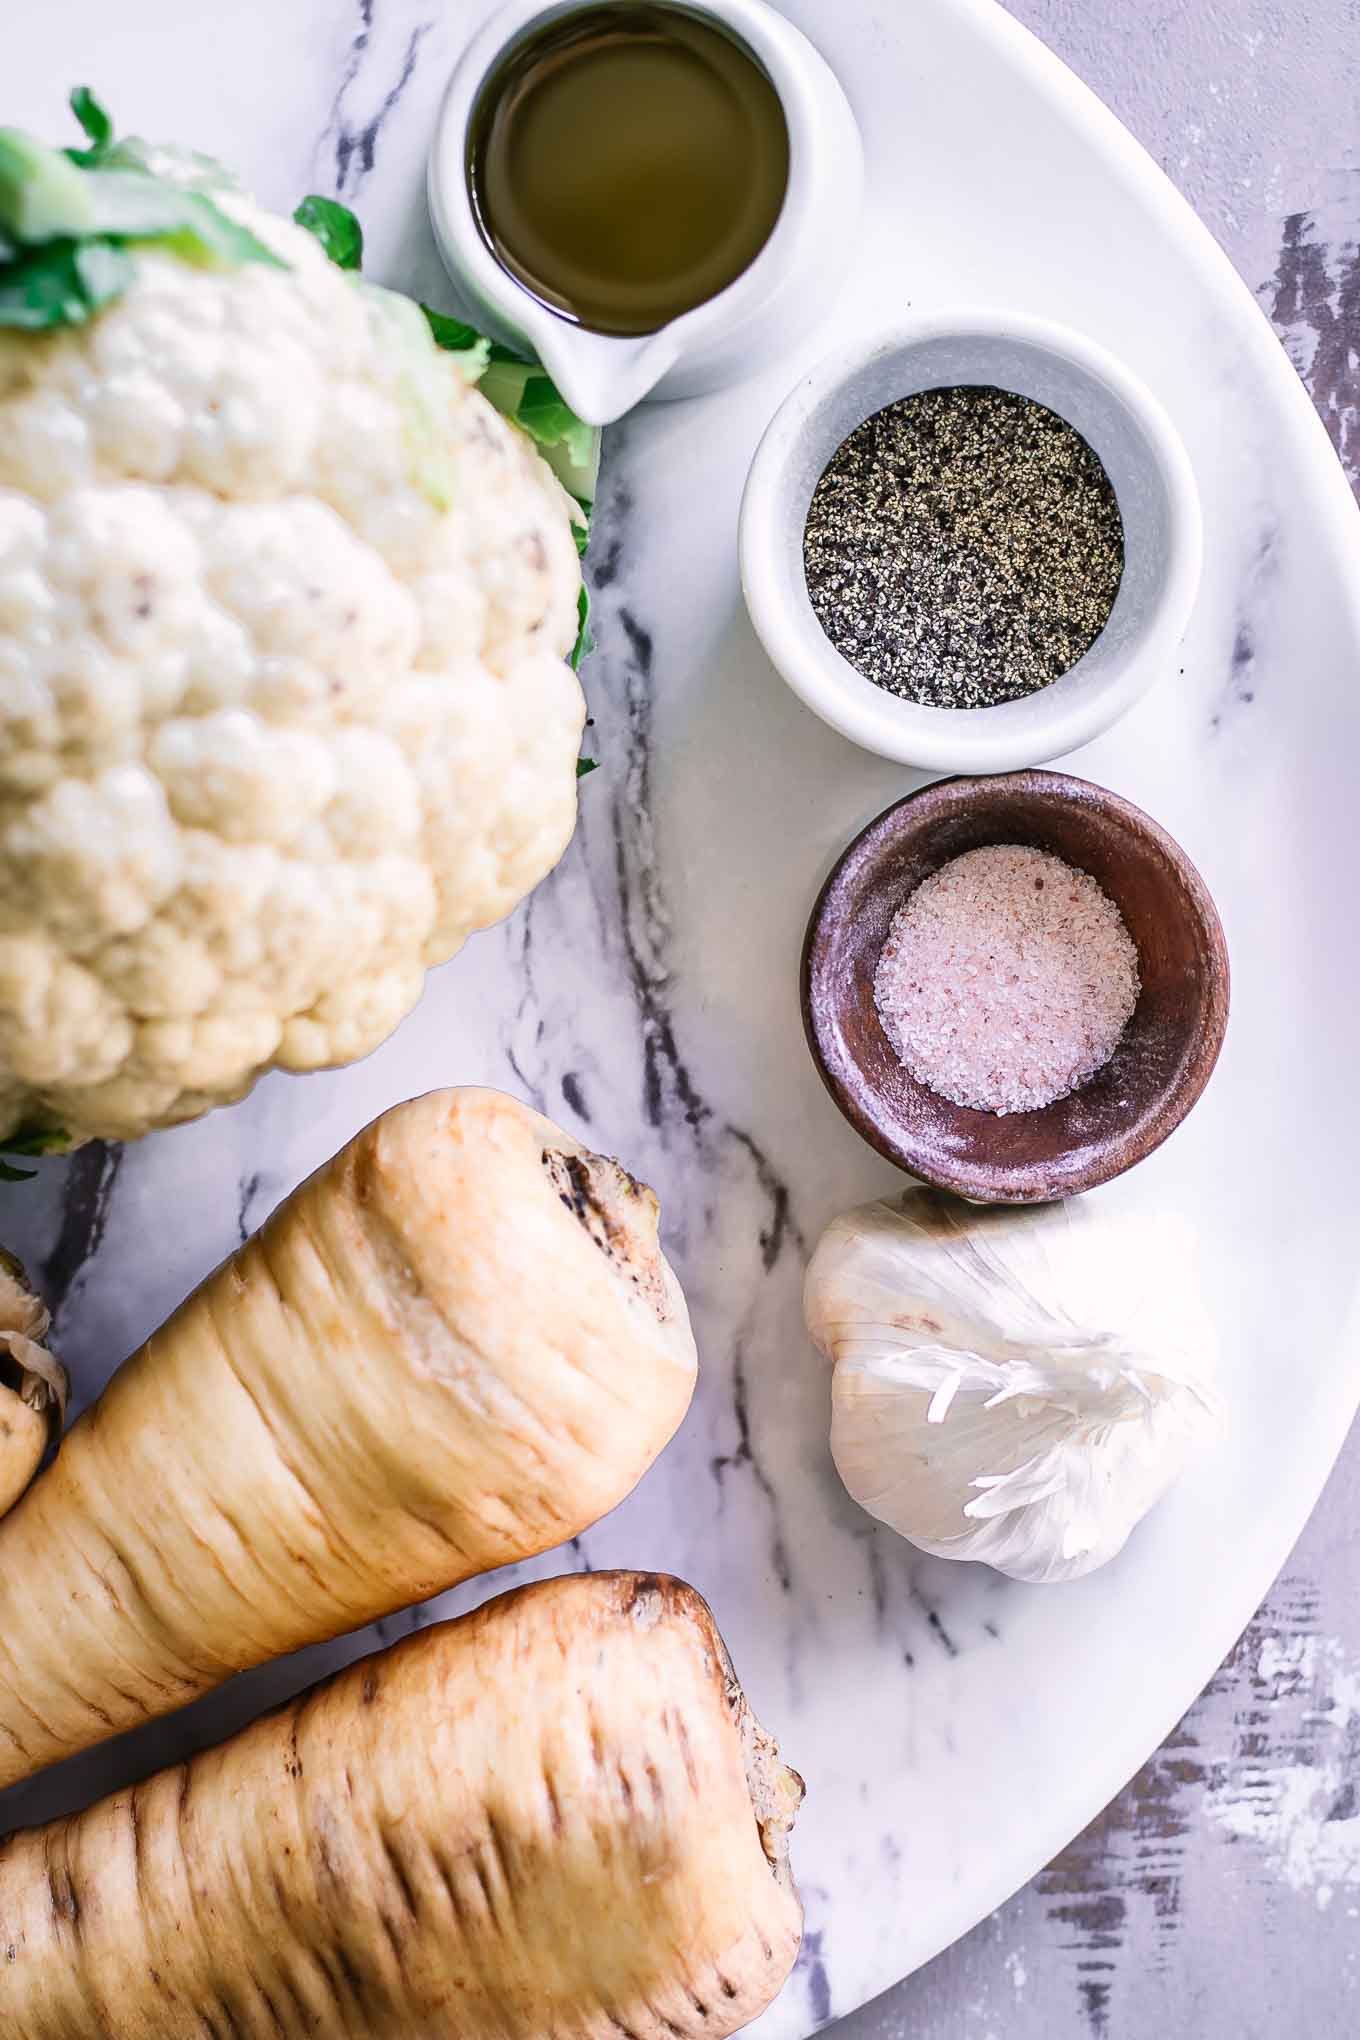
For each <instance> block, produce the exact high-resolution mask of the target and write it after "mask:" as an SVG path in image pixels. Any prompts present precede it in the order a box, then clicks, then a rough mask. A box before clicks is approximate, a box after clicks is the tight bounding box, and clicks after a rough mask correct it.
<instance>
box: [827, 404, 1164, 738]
mask: <svg viewBox="0 0 1360 2040" xmlns="http://www.w3.org/2000/svg"><path fill="white" fill-rule="evenodd" d="M803 568H804V572H805V574H806V576H807V589H808V595H809V597H810V598H811V601H812V607H813V610H814V612H815V614H816V617H817V620H818V622H819V623H820V624H821V626H822V629H823V630H824V631H825V632H826V634H827V636H828V638H830V640H831V642H832V644H833V645H834V646H835V647H836V649H837V651H839V652H840V653H841V654H842V655H843V657H845V658H846V659H848V660H849V661H850V664H851V665H852V666H854V667H855V668H856V670H857V671H859V672H860V673H863V674H864V676H865V678H866V679H869V680H872V681H873V682H874V683H875V685H876V686H879V687H882V688H885V689H886V690H887V691H888V692H889V693H890V694H899V695H903V696H905V697H906V698H907V699H908V700H910V701H918V702H923V703H928V704H930V705H932V706H934V707H938V708H991V707H994V706H995V705H996V704H997V703H998V702H1002V701H1017V700H1019V699H1020V698H1021V697H1022V696H1024V695H1026V694H1033V693H1035V692H1036V691H1037V690H1038V689H1039V688H1041V687H1046V686H1048V684H1049V682H1050V681H1053V680H1056V679H1057V678H1058V677H1059V675H1060V674H1063V673H1066V672H1067V671H1068V670H1069V668H1070V667H1072V666H1074V665H1075V664H1076V662H1077V660H1078V659H1079V658H1081V656H1082V654H1083V653H1084V652H1086V651H1088V650H1089V649H1090V647H1091V645H1092V644H1093V643H1094V642H1095V640H1096V638H1097V637H1098V636H1099V635H1100V632H1101V631H1102V630H1103V628H1104V626H1105V623H1106V621H1107V619H1108V617H1109V614H1110V610H1111V609H1112V608H1113V606H1114V598H1115V595H1116V593H1117V592H1118V588H1119V581H1120V576H1121V574H1122V573H1123V570H1124V527H1123V521H1122V519H1121V517H1120V515H1119V505H1118V503H1117V502H1116V500H1115V494H1114V490H1113V488H1112V487H1111V486H1110V479H1109V476H1108V475H1107V474H1106V473H1105V470H1104V468H1103V467H1102V466H1101V464H1100V461H1099V460H1098V458H1097V457H1096V455H1095V454H1094V453H1093V452H1092V450H1091V448H1090V447H1089V446H1088V445H1087V444H1086V441H1085V440H1084V439H1083V438H1082V437H1081V435H1080V433H1078V432H1077V431H1075V430H1074V428H1073V427H1072V426H1071V425H1069V424H1068V423H1067V421H1066V420H1065V419H1063V418H1060V417H1058V415H1057V413H1056V412H1053V411H1050V410H1048V409H1046V408H1045V406H1044V405H1042V404H1037V403H1035V402H1034V401H1033V400H1032V399H1031V398H1029V397H1021V396H1016V395H1014V394H1013V393H1012V392H1011V391H1009V390H996V389H989V388H986V387H983V386H980V385H971V384H967V385H961V386H960V387H958V388H955V389H941V390H924V391H922V392H920V393H919V394H918V395H916V396H911V397H903V398H901V399H900V400H899V401H898V402H897V403H894V404H889V405H887V406H886V407H885V409H883V410H881V411H876V412H875V413H874V415H873V417H871V418H866V419H865V421H864V423H863V424H862V425H859V426H857V427H856V428H855V430H854V431H853V432H852V433H851V434H850V436H849V438H848V439H846V440H844V441H843V442H842V444H841V445H840V447H839V448H838V449H837V451H836V453H835V455H834V456H833V458H832V460H831V462H830V465H829V466H828V467H827V469H826V472H825V473H824V474H823V476H822V478H821V480H820V481H819V482H818V484H817V487H816V489H815V490H814V491H813V496H812V502H811V504H810V505H809V508H808V515H807V524H806V526H805V528H804V532H803Z"/></svg>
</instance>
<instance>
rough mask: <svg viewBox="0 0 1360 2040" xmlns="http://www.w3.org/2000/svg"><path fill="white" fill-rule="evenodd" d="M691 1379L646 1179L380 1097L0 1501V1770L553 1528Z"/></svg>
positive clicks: (478, 1122) (619, 1473)
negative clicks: (30, 1479)
mask: <svg viewBox="0 0 1360 2040" xmlns="http://www.w3.org/2000/svg"><path fill="white" fill-rule="evenodd" d="M694 1375H695V1354H694V1342H693V1338H692V1336H691V1333H690V1329H689V1320H688V1316H687V1313H686V1310H685V1304H684V1298H683V1297H682V1295H681V1293H680V1290H679V1287H678V1285H677V1283H676V1281H675V1278H674V1276H673V1275H672V1273H671V1271H670V1268H669V1267H668V1266H667V1264H666V1261H665V1259H664V1258H663V1256H662V1254H661V1252H660V1250H659V1247H658V1245H657V1204H656V1199H655V1198H654V1197H653V1196H652V1194H651V1192H650V1191H649V1190H646V1189H643V1188H642V1187H641V1186H640V1185H639V1184H637V1183H635V1182H634V1181H633V1179H632V1177H630V1176H628V1175H627V1174H626V1173H625V1172H624V1171H623V1170H622V1169H621V1168H619V1166H618V1165H617V1164H616V1163H614V1162H611V1161H606V1160H604V1159H603V1158H601V1157H600V1156H597V1155H592V1154H590V1153H588V1152H587V1151H586V1150H585V1149H583V1148H582V1147H581V1146H580V1144H579V1143H578V1142H576V1141H574V1140H572V1139H571V1138H570V1137H569V1136H568V1135H567V1134H565V1133H563V1132H562V1131H561V1129H560V1128H558V1127H556V1126H554V1125H553V1124H552V1122H551V1121H550V1120H547V1119H544V1118H542V1117H540V1115H539V1114H537V1113H535V1112H531V1111H530V1110H529V1109H528V1108H527V1107H526V1106H524V1105H521V1104H519V1103H517V1102H516V1101H515V1100H514V1099H511V1098H507V1097H505V1096H503V1095H502V1094H501V1093H499V1092H495V1091H479V1090H464V1091H443V1092H436V1093H432V1094H431V1095H430V1096H428V1097H425V1098H419V1099H415V1100H413V1101H412V1102H411V1103H410V1104H407V1105H400V1106H397V1107H396V1108H395V1109H394V1110H393V1111H391V1112H387V1113H385V1114H384V1115H383V1116H382V1118H381V1119H378V1120H377V1121H375V1122H374V1124H373V1125H372V1126H370V1127H368V1128H367V1129H366V1130H365V1131H364V1132H363V1133H361V1134H360V1135H359V1136H358V1137H357V1139H355V1140H354V1141H352V1142H351V1143H350V1145H349V1146H348V1147H347V1148H346V1149H345V1150H344V1151H343V1152H342V1153H341V1154H340V1155H338V1156H337V1157H336V1159H335V1160H334V1161H332V1162H330V1163H328V1164H327V1165H326V1167H324V1168H323V1169H321V1170H320V1171H319V1172H318V1173H317V1174H316V1175H315V1176H313V1177H312V1178H311V1179H310V1181H308V1182H306V1183H304V1184H303V1185H302V1186H301V1187H300V1188H299V1189H298V1190H296V1191H295V1192H294V1193H293V1195H292V1196H291V1197H290V1198H288V1199H287V1201H286V1202H285V1203H284V1204H283V1205H282V1206H281V1207H280V1209H279V1210H278V1211H277V1212H276V1213H275V1214H274V1216H273V1217H272V1218H271V1219H270V1220H269V1222H268V1223H267V1224H266V1225H265V1227H264V1228H263V1230H262V1231H261V1232H260V1233H258V1234H257V1235H256V1236H255V1238H254V1239H252V1240H251V1241H249V1242H248V1243H247V1245H246V1246H245V1247H243V1248H242V1250H241V1251H240V1252H239V1253H238V1254H235V1255H233V1257H232V1258H231V1260H229V1261H227V1262H226V1263H225V1264H224V1265H223V1266H222V1267H221V1268H220V1269H219V1270H218V1271H217V1273H216V1274H215V1275H212V1276H210V1277H209V1279H208V1280H207V1282H205V1283H204V1285H203V1286H202V1288H201V1289H199V1290H198V1291H197V1292H196V1293H195V1294H194V1295H193V1296H191V1297H190V1298H189V1299H188V1301H187V1302H186V1303H185V1304H183V1305H182V1306H181V1308H180V1309H179V1310H178V1311H177V1312H176V1313H175V1315H174V1316H173V1317H172V1318H170V1319H169V1321H168V1322H167V1323H166V1324H165V1325H164V1326H163V1327H162V1329H161V1330H160V1331H159V1332H157V1333H156V1334H155V1335H154V1336H153V1337H152V1338H151V1339H150V1340H149V1341H148V1342H147V1344H146V1345H145V1346H144V1347H143V1348H142V1349H141V1351H140V1352H139V1353H137V1354H136V1355H135V1356H134V1357H133V1358H132V1359H131V1360H130V1361H128V1363H127V1364H126V1366H124V1367H123V1368H122V1369H120V1371H119V1372H118V1373H117V1374H116V1375H115V1376H114V1378H113V1380H112V1381H111V1382H110V1384H109V1386H108V1388H107V1389H106V1390H105V1392H104V1394H103V1395H102V1396H101V1397H100V1399H99V1401H98V1402H97V1403H95V1405H94V1406H93V1407H92V1408H91V1409H90V1410H88V1411H87V1412H86V1414H85V1415H84V1416H83V1417H81V1418H80V1420H79V1421H78V1422H77V1423H76V1424H75V1425H74V1426H73V1427H72V1429H71V1430H70V1432H69V1433H68V1434H67V1437H66V1440H65V1442H64V1444H63V1446H62V1450H61V1452H60V1453H59V1454H58V1456H57V1459H56V1461H55V1463H54V1464H53V1465H52V1466H51V1467H50V1468H49V1469H48V1470H47V1471H46V1472H45V1473H44V1474H42V1475H40V1476H39V1478H38V1480H37V1481H36V1482H35V1483H34V1485H33V1486H32V1487H31V1488H30V1489H29V1491H28V1493H27V1494H26V1495H25V1496H24V1498H23V1500H22V1501H21V1502H20V1503H19V1504H18V1506H17V1507H16V1508H15V1509H14V1511H13V1512H12V1513H11V1514H10V1515H9V1516H8V1517H6V1518H5V1520H4V1521H3V1523H0V1784H5V1785H7V1784H10V1783H12V1782H13V1781H14V1780H15V1779H18V1778H21V1777H24V1776H26V1775H28V1774H29V1773H31V1772H33V1771H35V1770H38V1769H40V1768H41V1767H42V1766H43V1765H45V1764H50V1763H52V1762H54V1761H56V1760H57V1759H58V1758H60V1757H64V1756H66V1755H68V1754H69V1753H70V1752H72V1751H74V1750H78V1749H81V1748H83V1747H85V1746H86V1745H88V1744H90V1743H94V1742H98V1741H100V1740H101V1739H102V1738H104V1737H106V1736H109V1735H113V1734H116V1733H118V1732H119V1731H120V1730H123V1729H126V1728H130V1727H132V1726H133V1725H135V1724H136V1723H138V1722H140V1721H143V1720H145V1719H146V1718H148V1717H149V1716H153V1715H158V1714H164V1713H166V1712H168V1711H169V1710H170V1709H172V1708H176V1707H179V1706H180V1705H182V1704H183V1703H184V1702H185V1701H188V1700H191V1699H193V1698H194V1697H195V1695H197V1694H199V1693H202V1692H204V1691H205V1690H206V1689H207V1688H209V1687H211V1686H214V1685H216V1684H218V1683H219V1682H221V1681H222V1680H224V1679H226V1678H227V1677H229V1676H230V1675H231V1674H232V1673H233V1672H237V1671H240V1670H243V1669H244V1668H245V1667H246V1666H249V1665H256V1664H260V1663H263V1662H264V1661H265V1660H266V1659H269V1658H273V1657H278V1656H280V1655H281V1654H283V1653H284V1652H286V1651H291V1650H296V1649H298V1648H299V1647H300V1646H302V1645H304V1644H307V1643H312V1642H316V1641H319V1640H320V1639H322V1638H325V1637H331V1636H336V1635H339V1634H340V1633H341V1632H343V1631H345V1630H348V1629H353V1628H356V1627H358V1626H359V1625H360V1624H362V1623H364V1622H368V1621H370V1620H372V1619H373V1618H375V1617H376V1616H378V1615H381V1614H384V1613H387V1612H390V1611H391V1610H393V1609H395V1608H400V1607H404V1606H405V1605H406V1604H407V1603H408V1602H411V1601H420V1600H426V1599H428V1598H429V1597H430V1596H431V1595H433V1594H436V1593H438V1592H440V1591H442V1590H443V1589H444V1588H446V1587H450V1586H453V1585H454V1584H455V1583H456V1582H458V1581H459V1580H463V1579H466V1578H468V1576H469V1575H470V1574H473V1573H477V1572H484V1571H488V1570H489V1569H490V1568H492V1567H493V1566H499V1565H504V1564H506V1563H507V1562H508V1561H510V1560H514V1559H522V1558H526V1557H528V1556H529V1555H530V1554H532V1553H535V1552H540V1551H545V1550H547V1549H548V1548H549V1547H550V1546H551V1545H554V1544H557V1543H559V1542H561V1540H562V1539H563V1538H567V1537H571V1536H573V1535H574V1534H575V1533H576V1532H577V1531H578V1530H581V1529H583V1528H584V1527H585V1526H586V1525H587V1524H589V1523H592V1522H594V1521H595V1520H596V1518H597V1517H599V1516H602V1515H603V1514H604V1513H605V1512H606V1511H607V1510H608V1509H610V1508H612V1507H613V1506H614V1504H615V1503H616V1502H618V1501H619V1500H620V1499H621V1498H622V1497H623V1496H624V1495H625V1494H626V1493H627V1492H628V1490H629V1489H630V1488H631V1487H632V1486H633V1485H634V1483H635V1482H636V1481H637V1480H638V1478H639V1476H640V1475H641V1474H642V1473H643V1472H644V1470H645V1469H646V1468H647V1466H648V1465H650V1463H651V1461H652V1460H653V1458H654V1457H655V1456H656V1454H657V1452H659V1451H660V1449H661V1447H662V1446H663V1445H664V1444H665V1442H666V1440H667V1439H668V1438H669V1437H670V1435H671V1433H672V1432H673V1431H674V1430H675V1428H676V1425H677V1424H678V1423H679V1421H680V1419H681V1417H682V1416H683V1415H684V1412H685V1409H686V1406H687V1405H688V1402H689V1399H690V1395H691V1392H692V1389H693V1383H694Z"/></svg>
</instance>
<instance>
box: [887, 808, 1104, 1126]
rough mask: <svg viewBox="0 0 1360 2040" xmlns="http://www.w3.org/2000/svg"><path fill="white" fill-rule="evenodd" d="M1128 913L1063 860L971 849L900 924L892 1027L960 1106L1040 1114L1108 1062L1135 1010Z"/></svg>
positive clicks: (1017, 847)
mask: <svg viewBox="0 0 1360 2040" xmlns="http://www.w3.org/2000/svg"><path fill="white" fill-rule="evenodd" d="M1138 992H1139V981H1138V951H1137V950H1136V948H1135V947H1134V944H1133V941H1132V939H1131V938H1130V935H1129V931H1128V929H1127V928H1126V927H1125V926H1124V922H1123V919H1122V917H1121V915H1120V912H1119V909H1118V908H1117V907H1116V906H1115V904H1114V902H1113V901H1112V900H1111V899H1110V898H1109V897H1108V895H1107V894H1106V893H1104V892H1102V890H1101V888H1100V887H1099V886H1098V885H1097V884H1096V881H1095V880H1094V879H1093V878H1091V877H1089V876H1088V874H1087V873H1086V872H1084V871H1075V870H1074V869H1073V868H1072V866H1071V865H1070V864H1064V862H1063V860H1062V859H1061V857H1053V856H1051V855H1050V854H1049V852H1048V851H1046V850H1034V849H1031V848H1028V847H1025V846H1023V845H1021V844H1018V843H998V844H993V845H989V846H988V847H987V848H985V849H982V850H968V851H965V852H964V854H963V856H961V857H955V858H953V859H952V860H951V861H950V862H949V863H948V864H946V865H943V866H942V867H941V869H940V870H939V871H937V872H935V873H934V874H933V876H932V877H930V878H927V879H925V880H924V881H923V882H922V883H921V884H920V885H919V886H918V887H917V888H916V890H915V892H914V893H913V894H912V895H911V897H910V899H908V900H907V902H906V904H905V905H904V906H902V907H900V908H899V909H898V911H897V913H896V915H895V916H894V917H893V923H892V926H891V928H890V929H889V931H888V939H887V941H886V942H885V943H884V945H883V951H882V954H881V955H880V957H879V959H878V968H877V970H876V972H875V974H874V1000H875V1003H876V1004H877V1006H878V1014H879V1018H880V1020H881V1021H882V1022H883V1028H884V1032H885V1033H886V1034H887V1037H888V1039H889V1041H890V1042H891V1043H892V1045H893V1047H894V1049H896V1051H897V1054H898V1056H899V1057H900V1058H901V1060H902V1062H903V1063H904V1064H905V1066H906V1068H907V1069H908V1070H910V1072H911V1074H912V1075H913V1076H914V1077H915V1078H916V1079H917V1081H918V1082H919V1083H922V1084H927V1085H929V1087H930V1089H931V1090H932V1091H934V1092H936V1093H937V1094H938V1095H939V1096H940V1097H942V1098H948V1099H949V1100H950V1101H951V1102H952V1103H953V1104H955V1105H972V1106H976V1107H978V1108H979V1109H981V1110H982V1111H984V1112H998V1113H1004V1112H1034V1111H1037V1110H1038V1109H1039V1107H1040V1106H1043V1105H1051V1104H1052V1103H1053V1101H1054V1099H1055V1098H1065V1097H1066V1096H1067V1094H1068V1092H1069V1091H1074V1090H1075V1089H1076V1088H1077V1086H1078V1084H1084V1083H1085V1082H1086V1080H1087V1078H1088V1077H1093V1076H1094V1075H1095V1073H1096V1071H1097V1070H1098V1069H1100V1068H1102V1067H1103V1065H1104V1064H1105V1063H1107V1062H1108V1061H1109V1059H1110V1057H1111V1056H1112V1055H1113V1054H1114V1051H1115V1045H1116V1043H1117V1042H1118V1040H1119V1037H1120V1035H1121V1034H1122V1033H1123V1031H1124V1028H1125V1026H1126V1025H1127V1023H1128V1019H1129V1016H1130V1014H1131V1013H1132V1012H1133V1009H1134V1007H1135V1005H1136V1004H1137V1002H1138Z"/></svg>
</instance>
